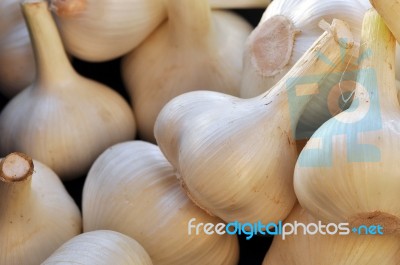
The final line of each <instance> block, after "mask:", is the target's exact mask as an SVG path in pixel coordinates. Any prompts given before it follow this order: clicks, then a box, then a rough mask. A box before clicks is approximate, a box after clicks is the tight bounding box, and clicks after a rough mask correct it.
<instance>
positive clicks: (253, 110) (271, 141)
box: [155, 20, 354, 223]
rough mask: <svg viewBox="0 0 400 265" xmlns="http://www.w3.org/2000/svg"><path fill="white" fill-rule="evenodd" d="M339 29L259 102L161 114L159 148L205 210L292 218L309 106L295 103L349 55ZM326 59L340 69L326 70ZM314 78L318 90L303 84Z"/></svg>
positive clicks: (199, 102) (201, 101)
mask: <svg viewBox="0 0 400 265" xmlns="http://www.w3.org/2000/svg"><path fill="white" fill-rule="evenodd" d="M332 28H333V29H334V30H332V31H330V32H325V33H324V34H323V35H322V36H321V37H320V38H319V39H318V40H317V41H316V42H315V43H314V44H313V46H312V47H311V48H310V49H309V50H308V52H307V53H306V54H305V55H304V56H303V57H302V58H301V59H300V60H299V61H298V63H297V64H296V65H295V66H294V67H293V68H292V70H291V71H290V72H289V73H288V74H287V75H286V76H285V77H284V78H283V79H282V80H281V81H280V82H279V83H278V84H277V85H276V86H275V87H274V88H273V89H271V90H270V91H267V92H265V93H264V94H261V95H260V96H258V97H255V98H251V99H240V98H237V97H233V96H229V95H226V94H222V93H217V92H211V91H198V92H189V93H186V94H184V95H181V96H178V97H176V98H175V99H173V100H171V101H170V102H169V103H168V104H167V105H166V106H165V107H164V108H163V110H162V111H161V112H160V114H159V116H158V118H157V121H156V125H155V137H156V139H157V143H158V145H159V146H160V149H161V151H162V152H163V153H164V155H165V156H166V158H167V159H168V160H169V161H170V162H171V164H172V165H173V166H174V167H175V168H176V170H177V171H178V174H179V179H180V181H181V182H182V185H183V187H185V188H186V190H187V192H188V194H189V196H190V197H191V198H192V200H193V201H194V202H195V203H197V204H198V205H199V206H201V207H202V208H203V209H205V210H207V211H208V212H210V213H212V214H214V215H216V216H218V217H220V218H222V219H223V220H225V221H226V222H230V221H235V220H238V221H243V222H257V221H259V220H261V221H263V222H265V223H267V222H277V221H278V220H282V219H283V218H285V217H286V216H287V214H288V213H289V212H290V210H291V208H292V206H293V205H294V202H295V195H294V192H293V186H292V177H293V169H294V164H295V161H296V158H297V154H296V144H295V141H294V135H293V131H294V130H293V128H295V126H296V124H297V120H298V118H299V115H300V114H301V111H302V109H303V108H304V106H305V105H306V104H307V102H308V101H309V99H310V97H309V96H307V95H305V96H296V93H297V92H296V91H297V85H300V87H299V88H306V91H307V89H308V90H313V89H314V90H315V89H317V88H318V84H320V83H321V82H322V81H323V80H324V78H325V77H326V76H328V75H329V73H330V72H332V71H333V70H334V69H335V67H336V66H335V63H337V62H339V61H340V58H341V56H342V55H341V52H345V53H348V52H350V51H351V48H352V47H353V45H354V41H353V39H352V34H351V32H350V31H349V29H348V28H347V26H346V25H345V23H343V22H342V21H339V20H334V22H333V24H332ZM336 40H342V41H341V42H337V41H336ZM320 53H323V54H325V55H326V56H327V58H329V59H330V60H331V61H332V62H334V64H326V63H325V61H324V60H323V59H322V58H321V57H320V56H319V54H320ZM311 74H315V75H316V76H317V78H316V79H315V80H314V85H311V86H310V87H307V86H304V85H303V86H301V84H302V83H301V82H299V84H296V81H298V80H301V77H302V76H307V75H311ZM248 85H252V83H249V84H248ZM306 85H307V84H306ZM321 89H323V88H321ZM293 126H294V127H293ZM272 154H273V155H272ZM281 161H284V163H283V162H281ZM227 187H229V188H227Z"/></svg>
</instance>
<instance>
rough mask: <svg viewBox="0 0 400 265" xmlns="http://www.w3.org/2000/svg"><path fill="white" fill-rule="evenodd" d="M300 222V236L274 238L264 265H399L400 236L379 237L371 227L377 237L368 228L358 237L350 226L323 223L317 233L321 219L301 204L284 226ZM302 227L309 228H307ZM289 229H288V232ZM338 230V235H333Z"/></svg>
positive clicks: (376, 229) (361, 230) (278, 236)
mask: <svg viewBox="0 0 400 265" xmlns="http://www.w3.org/2000/svg"><path fill="white" fill-rule="evenodd" d="M296 223H297V224H298V225H297V228H296V230H297V233H296V234H291V235H286V237H285V239H284V240H283V239H282V235H277V236H275V237H274V240H273V242H272V245H271V246H270V248H269V250H268V252H267V255H266V257H265V259H264V262H263V265H277V264H284V265H322V264H346V265H360V264H369V265H375V264H381V265H397V264H398V262H399V260H400V240H399V239H400V238H399V236H390V235H383V236H382V235H379V234H378V232H379V231H378V228H376V227H375V228H371V231H372V232H371V233H375V235H371V234H370V235H365V230H366V229H365V228H364V227H362V228H361V229H358V231H360V233H362V234H357V233H354V232H353V231H351V229H352V227H349V226H348V225H340V227H339V226H338V225H336V226H335V225H333V224H322V225H320V226H319V227H321V228H320V229H318V232H317V233H314V232H315V231H316V225H317V224H319V220H318V219H315V218H314V217H312V216H311V215H310V214H309V213H307V211H305V210H304V209H302V208H301V207H300V206H299V205H298V204H297V206H296V207H295V208H294V209H293V211H292V212H291V213H290V215H289V217H288V218H287V219H286V220H285V222H284V225H285V224H292V225H293V226H294V225H295V224H296ZM299 224H304V225H306V226H308V227H309V228H308V229H307V228H305V229H304V228H303V226H302V225H299ZM327 226H328V227H327ZM289 229H290V228H289V227H288V228H287V229H286V231H289ZM305 230H309V231H308V233H307V235H304V231H305ZM335 230H336V233H333V232H335ZM293 231H295V229H293ZM328 231H329V232H328ZM321 232H322V233H325V234H321ZM310 233H311V234H310Z"/></svg>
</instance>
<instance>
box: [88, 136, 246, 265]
mask: <svg viewBox="0 0 400 265" xmlns="http://www.w3.org/2000/svg"><path fill="white" fill-rule="evenodd" d="M82 207H83V220H84V225H83V226H84V230H85V231H91V230H97V229H110V230H114V231H118V232H121V233H124V234H126V235H128V236H131V237H132V238H135V239H136V240H137V241H138V242H139V243H140V244H141V245H142V246H143V247H144V248H145V249H146V250H147V252H148V253H149V255H150V257H151V258H152V260H153V263H154V264H163V265H165V264H171V265H181V264H182V265H184V264H185V265H186V264H191V265H197V264H198V265H200V264H201V265H203V264H214V265H218V264H226V265H228V264H237V262H238V257H239V249H238V242H237V239H236V236H230V235H227V234H224V235H219V234H216V233H214V234H212V235H211V234H210V235H207V234H205V233H204V232H199V234H198V235H196V234H195V233H196V232H195V230H193V231H192V233H191V234H189V232H188V225H189V221H190V220H191V219H192V218H196V220H195V223H197V224H199V223H203V224H206V223H210V224H216V223H219V222H220V220H219V219H217V218H215V217H211V216H209V215H207V214H206V213H205V212H204V211H202V210H201V209H200V208H198V207H197V206H195V205H194V204H193V203H192V202H191V201H190V200H189V199H188V198H187V196H186V194H185V193H184V191H183V190H182V189H181V187H180V185H179V182H178V181H177V180H176V177H175V172H174V169H173V167H172V166H171V164H169V163H168V161H167V160H166V159H165V157H164V156H163V155H162V153H161V151H160V149H159V148H158V147H157V146H155V145H153V144H150V143H146V142H141V141H133V142H125V143H120V144H117V145H115V146H113V147H111V148H109V149H108V150H107V151H105V152H104V153H103V154H102V155H100V157H99V158H98V159H97V160H96V162H95V163H94V164H93V166H92V167H91V169H90V171H89V174H88V176H87V179H86V182H85V186H84V190H83V199H82ZM199 231H202V230H199Z"/></svg>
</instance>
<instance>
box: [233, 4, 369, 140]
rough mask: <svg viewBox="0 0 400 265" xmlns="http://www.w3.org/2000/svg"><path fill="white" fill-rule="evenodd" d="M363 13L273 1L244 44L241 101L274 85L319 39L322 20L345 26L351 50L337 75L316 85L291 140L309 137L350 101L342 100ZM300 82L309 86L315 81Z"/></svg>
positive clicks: (355, 7)
mask: <svg viewBox="0 0 400 265" xmlns="http://www.w3.org/2000/svg"><path fill="white" fill-rule="evenodd" d="M368 8H370V5H369V3H368V1H366V0H362V1H357V0H356V1H347V0H338V1H334V2H332V1H327V0H322V1H321V0H310V1H300V0H277V1H273V2H272V3H271V5H269V6H268V8H267V9H266V11H265V12H264V14H263V16H262V18H261V20H260V23H259V25H258V26H257V27H256V29H255V30H254V31H253V32H252V34H251V35H250V37H249V39H248V42H247V45H246V50H245V56H244V71H243V78H242V84H243V85H242V89H241V97H244V98H250V97H253V96H258V95H259V94H261V93H263V92H264V91H266V90H268V89H269V88H271V87H272V86H273V85H275V84H276V83H277V82H278V81H279V80H280V79H281V78H282V76H283V75H285V74H286V73H287V72H288V71H289V70H290V69H291V68H292V67H293V65H294V64H295V63H296V62H297V61H298V59H299V58H300V56H301V55H303V54H304V52H305V51H306V50H307V49H308V48H309V47H310V46H311V44H312V43H313V42H314V41H315V40H316V39H317V38H318V37H319V35H320V34H321V30H322V29H321V28H320V27H321V26H323V25H324V24H321V23H320V21H321V20H325V21H327V22H329V23H330V22H331V21H332V19H334V18H336V19H340V20H343V21H345V22H346V23H347V24H348V25H349V27H350V29H351V30H352V33H353V34H354V40H355V47H354V48H353V53H352V54H349V55H348V56H345V57H343V58H342V60H341V61H340V62H338V63H337V64H338V68H337V70H336V71H335V72H334V73H332V74H331V75H330V76H328V77H327V78H326V80H325V81H324V82H323V83H321V84H319V86H320V90H319V91H317V92H316V93H315V95H314V97H313V99H312V100H310V102H309V103H308V105H307V107H306V108H305V110H304V113H303V115H302V116H301V118H300V120H299V124H298V128H297V132H296V138H297V139H305V138H309V137H311V135H312V133H313V132H314V131H315V130H316V129H317V128H318V127H319V126H320V125H321V124H322V123H323V122H325V121H326V120H328V119H329V118H331V117H332V116H333V115H335V114H337V113H339V112H341V111H342V110H343V109H346V108H347V107H348V106H349V105H350V102H351V99H350V100H346V99H347V98H348V97H349V93H351V91H353V90H354V82H353V81H354V80H355V78H356V74H355V73H354V71H355V69H356V64H357V63H356V59H357V57H358V47H357V46H358V45H359V38H360V30H361V22H362V19H363V16H364V13H365V12H366V11H367V9H368ZM305 14H306V15H305ZM325 24H326V23H325ZM325 27H329V26H325ZM324 29H325V28H324ZM325 30H326V29H325ZM328 30H329V28H328ZM322 56H325V55H322ZM327 63H331V62H329V61H327ZM303 78H304V80H306V79H307V78H309V79H310V81H308V82H312V79H313V78H316V77H312V76H310V77H303ZM249 84H251V85H249ZM321 87H327V88H328V89H324V88H321ZM322 91H324V93H322ZM342 97H343V98H344V99H345V100H343V99H342Z"/></svg>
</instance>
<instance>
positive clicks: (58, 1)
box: [50, 0, 87, 17]
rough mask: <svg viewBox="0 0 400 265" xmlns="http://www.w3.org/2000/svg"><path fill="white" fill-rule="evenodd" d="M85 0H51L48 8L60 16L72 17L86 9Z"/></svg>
mask: <svg viewBox="0 0 400 265" xmlns="http://www.w3.org/2000/svg"><path fill="white" fill-rule="evenodd" d="M86 5H87V2H86V0H51V2H50V9H51V10H52V11H54V12H55V13H56V14H57V15H58V16H60V17H73V16H76V15H78V14H80V13H82V12H83V11H84V10H85V9H86Z"/></svg>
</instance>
